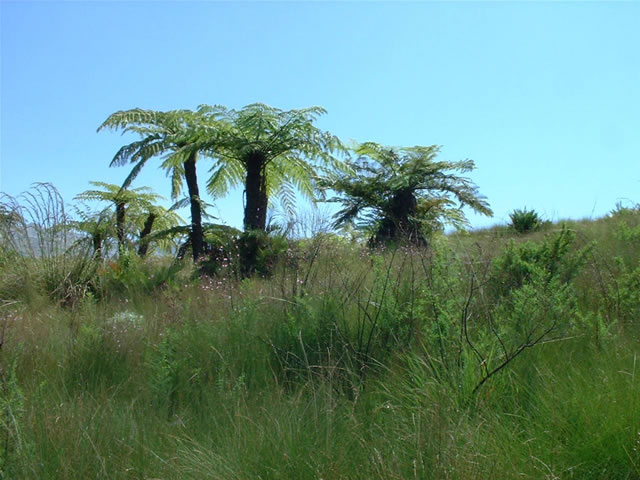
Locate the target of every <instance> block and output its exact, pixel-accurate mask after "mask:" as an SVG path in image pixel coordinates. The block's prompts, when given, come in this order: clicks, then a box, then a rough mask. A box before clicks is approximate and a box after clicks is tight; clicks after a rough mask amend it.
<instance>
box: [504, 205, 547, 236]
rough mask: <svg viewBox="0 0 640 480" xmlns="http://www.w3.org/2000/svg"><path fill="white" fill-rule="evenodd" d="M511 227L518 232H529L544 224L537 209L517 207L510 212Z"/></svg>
mask: <svg viewBox="0 0 640 480" xmlns="http://www.w3.org/2000/svg"><path fill="white" fill-rule="evenodd" d="M509 218H511V225H510V226H511V228H513V229H514V230H515V231H516V232H518V233H521V234H522V233H529V232H534V231H536V230H539V229H540V227H542V225H543V221H542V218H541V217H540V215H538V213H537V212H536V211H535V210H527V209H526V207H525V208H524V209H522V210H519V209H516V210H514V211H513V212H511V213H510V214H509Z"/></svg>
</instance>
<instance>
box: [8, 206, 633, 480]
mask: <svg viewBox="0 0 640 480" xmlns="http://www.w3.org/2000/svg"><path fill="white" fill-rule="evenodd" d="M622 221H624V222H625V223H624V225H626V226H624V225H623V224H622V223H621V222H622ZM637 225H638V219H637V216H633V215H631V214H628V212H626V213H625V216H624V218H619V215H618V216H614V217H612V218H607V219H601V220H598V221H583V222H572V223H569V222H567V227H568V229H569V230H570V231H573V232H574V234H575V239H574V240H572V243H570V244H568V246H567V248H566V252H565V253H562V252H563V250H562V248H559V250H558V251H556V250H553V248H554V247H553V246H554V245H559V244H557V243H554V241H556V240H554V239H558V238H559V237H558V235H559V233H558V232H559V231H560V230H561V228H560V226H559V225H553V226H546V227H545V228H543V229H542V231H540V232H534V233H532V234H529V235H528V236H527V237H526V238H521V237H520V236H515V235H514V234H509V233H508V232H507V231H500V232H498V231H480V232H474V233H471V234H467V235H466V236H460V235H454V236H450V237H444V238H442V239H440V240H438V241H435V242H434V243H433V245H432V247H433V249H432V250H430V251H424V250H422V251H417V250H398V251H388V252H384V253H374V254H369V253H366V252H364V251H361V250H359V249H358V247H357V246H350V245H348V244H344V243H340V242H338V241H337V240H335V239H333V240H332V239H327V238H325V239H318V240H317V243H316V244H314V243H313V242H307V243H306V244H300V245H299V246H298V247H297V249H296V250H295V252H293V253H292V257H291V258H289V259H288V261H287V262H282V263H280V264H278V265H277V266H276V269H275V270H274V273H273V275H272V276H271V277H270V278H266V279H263V278H253V279H246V280H242V281H240V280H237V279H236V278H234V277H233V276H228V277H224V276H223V277H215V278H211V279H201V280H195V279H194V278H193V277H192V276H191V275H190V271H189V268H190V267H189V266H188V265H185V266H183V269H182V270H179V269H178V268H176V269H175V271H173V270H171V271H170V270H168V268H169V267H167V265H164V264H158V263H157V261H155V260H152V261H151V262H150V263H149V264H141V265H133V266H130V267H127V268H129V269H130V270H129V271H128V272H124V273H123V272H122V271H121V270H120V271H117V272H116V273H114V272H113V269H111V270H110V269H102V270H100V269H98V272H99V273H98V274H97V275H100V277H97V278H96V279H95V282H94V283H93V285H97V286H98V287H94V288H96V290H95V293H94V294H93V295H91V296H87V297H84V299H79V300H77V301H75V302H74V303H73V305H69V304H67V303H65V302H64V301H60V299H59V298H56V297H55V296H52V297H51V298H49V297H47V290H46V289H45V287H39V286H38V285H39V284H37V283H36V284H35V285H33V286H28V287H29V288H28V289H27V288H25V289H22V290H19V291H14V293H15V295H14V298H13V299H10V298H6V300H5V301H3V303H2V306H1V307H0V324H1V327H2V328H1V329H0V331H1V332H2V347H1V348H0V362H1V363H0V365H1V367H2V372H1V373H2V375H1V378H0V383H1V387H2V388H1V389H0V392H1V395H0V407H1V413H0V418H1V420H2V422H1V427H2V429H1V430H0V453H1V460H2V463H1V464H0V471H1V472H2V473H1V475H0V478H21V479H22V478H24V479H78V478H105V479H107V478H108V479H247V478H261V479H320V478H322V479H325V480H328V479H414V478H416V479H432V478H438V479H486V478H496V479H513V478H530V479H541V478H549V479H557V478H561V479H564V478H567V479H570V478H575V479H635V478H640V358H639V355H638V353H639V348H638V345H639V343H638V341H639V340H640V331H639V330H638V317H637V315H638V303H636V299H635V297H634V295H633V294H634V290H633V286H634V285H635V284H634V281H635V277H634V276H633V272H635V271H636V269H637V268H638V261H639V260H640V258H639V257H640V253H638V252H640V248H637V249H636V248H635V247H634V245H637V242H638V239H640V234H637V232H636V231H635V229H636V228H637ZM545 236H546V237H545ZM512 237H513V239H512ZM545 238H546V239H545ZM511 239H512V240H513V243H511V244H509V243H508V242H509V241H510V240H511ZM527 242H529V243H527ZM545 242H546V243H545ZM317 246H319V247H320V248H319V249H317V250H316V247H317ZM587 246H588V247H589V250H585V252H588V254H586V253H585V254H584V255H583V256H582V257H580V253H579V251H580V249H582V248H584V247H587ZM563 248H564V247H563ZM314 252H315V253H314ZM554 252H555V253H554ZM558 252H559V253H558ZM616 257H617V258H618V260H615V261H614V260H612V259H613V258H616ZM572 262H573V263H572ZM576 262H577V263H576ZM578 264H579V265H578ZM576 265H578V266H576ZM574 267H575V268H576V270H575V272H574V273H571V274H569V273H568V272H569V271H571V272H573V270H571V269H572V268H574ZM11 268H12V266H11V264H10V263H5V264H3V265H2V270H3V278H5V279H6V278H11V279H12V280H11V281H14V280H15V275H14V274H15V271H12V270H11ZM16 268H18V267H16ZM35 273H37V272H35ZM153 275H159V276H161V278H162V281H160V282H154V281H153V279H150V278H149V277H151V276H153ZM563 282H564V283H563ZM107 286H109V288H107ZM39 288H41V289H42V290H38V289H39ZM101 289H102V290H101ZM27 290H28V292H29V293H28V294H27V293H24V292H26V291H27ZM5 292H9V293H11V291H10V290H5ZM9 293H5V295H8V294H9ZM12 302H14V303H12ZM533 320H535V321H533ZM551 321H555V328H554V329H552V330H551V331H550V332H549V334H548V335H546V336H544V338H543V339H542V340H541V341H540V342H539V343H538V344H537V345H535V346H531V347H530V348H529V347H527V348H524V350H523V351H522V352H521V353H520V354H518V355H517V356H515V358H513V359H512V360H511V361H509V362H507V364H506V366H505V367H504V368H501V369H499V370H497V371H496V372H495V373H491V375H489V376H488V378H487V379H486V380H485V381H484V383H482V385H481V386H480V387H478V388H476V387H477V386H478V384H479V383H480V382H482V381H483V378H485V377H487V373H489V372H491V371H492V370H493V369H495V368H497V367H499V366H500V364H501V362H502V361H503V360H504V355H503V352H504V351H505V350H506V351H508V352H511V353H513V352H516V351H517V347H518V346H519V345H522V344H523V342H524V343H526V341H527V339H528V338H529V339H530V337H531V335H532V334H533V333H535V332H538V331H539V328H541V326H542V325H547V322H551ZM463 327H466V331H464V330H463ZM471 345H472V346H473V348H472V347H471ZM478 356H480V358H481V359H482V361H480V358H479V357H478Z"/></svg>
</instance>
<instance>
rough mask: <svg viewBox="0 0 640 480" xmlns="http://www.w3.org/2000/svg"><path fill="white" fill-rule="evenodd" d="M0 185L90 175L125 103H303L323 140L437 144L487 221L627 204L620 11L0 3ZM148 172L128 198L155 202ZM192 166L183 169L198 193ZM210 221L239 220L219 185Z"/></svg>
mask: <svg viewBox="0 0 640 480" xmlns="http://www.w3.org/2000/svg"><path fill="white" fill-rule="evenodd" d="M0 9H1V10H0V15H1V42H2V44H1V52H0V53H1V60H2V65H1V68H2V70H1V91H0V95H1V97H0V102H1V131H0V142H1V143H0V161H1V166H0V190H2V191H3V192H6V193H9V194H12V195H16V194H18V193H20V192H21V191H24V190H25V189H27V188H28V187H29V185H30V184H31V183H32V182H36V181H47V182H52V183H53V184H54V185H56V186H57V187H58V188H59V190H60V191H61V193H62V194H63V196H64V198H65V199H66V200H68V201H71V199H72V198H73V196H74V195H76V194H77V193H79V192H81V191H83V190H85V189H87V188H89V183H88V182H89V181H90V180H100V181H106V182H111V183H121V182H122V181H123V180H124V178H125V177H126V175H127V173H128V169H127V167H121V168H109V167H108V164H109V162H110V160H111V158H112V157H113V155H114V154H115V152H116V151H117V149H118V148H119V147H120V146H121V145H123V144H124V143H128V141H131V140H132V138H130V137H122V136H120V135H119V134H118V133H110V132H100V133H96V128H97V127H98V126H99V125H100V123H102V121H103V120H104V119H105V118H106V117H107V116H108V115H109V114H110V113H112V112H114V111H116V110H122V109H129V108H134V107H141V108H148V109H158V110H165V109H174V108H191V109H195V108H197V106H198V105H199V104H202V103H209V104H222V105H226V106H228V107H232V108H240V107H242V106H244V105H247V104H249V103H253V102H256V101H260V102H264V103H268V104H270V105H272V106H275V107H278V108H282V109H290V108H302V107H307V106H311V105H321V106H323V107H325V108H326V109H327V110H328V114H327V115H325V116H324V117H322V118H321V119H320V121H319V122H318V125H319V126H320V127H322V128H324V129H327V130H330V131H331V132H332V133H334V134H336V135H338V136H339V137H340V138H342V139H343V140H350V139H353V140H356V141H376V142H379V143H382V144H386V145H395V146H412V145H431V144H438V145H442V146H443V148H442V153H441V158H442V159H446V160H462V159H465V158H471V159H473V160H474V161H475V162H476V170H475V171H474V172H473V173H472V174H471V178H472V179H473V180H474V181H475V183H476V184H477V185H478V186H479V188H480V192H481V193H483V194H484V195H486V196H487V197H488V199H489V201H490V203H491V206H492V208H493V210H494V212H495V216H494V217H493V218H492V219H487V218H483V217H477V216H474V215H470V219H471V221H472V224H473V226H474V227H481V226H487V225H491V224H494V223H506V222H507V221H508V214H509V212H510V211H512V210H513V209H514V208H522V207H525V206H526V207H529V208H535V209H536V210H537V211H538V212H540V213H542V214H543V215H544V216H545V217H546V218H548V219H552V220H558V219H564V218H576V219H579V218H585V217H598V216H602V215H604V214H606V213H607V212H609V211H610V210H611V209H613V208H614V207H615V204H616V202H617V201H634V202H640V28H638V25H639V24H640V3H638V2H635V3H610V2H603V3H521V2H511V3H505V2H495V3H483V2H470V3H465V2H446V3H432V2H425V3H414V2H411V3H398V2H393V3H392V2H389V3H368V2H359V3H355V2H354V3H346V2H344V3H342V2H341V3H330V2H318V3H308V2H304V3H302V2H300V3H296V2H289V3H267V2H259V3H249V2H234V3H222V2H198V3H185V2H180V3H174V2H61V3H55V2H43V3H40V2H15V3H14V2H5V1H2V2H1V3H0ZM158 165H159V162H150V163H149V165H148V167H147V170H146V171H145V172H144V173H143V174H142V175H140V176H139V177H138V180H137V183H136V186H142V185H148V186H151V187H153V189H154V190H155V191H156V192H158V193H160V194H163V195H165V196H168V195H169V191H170V190H169V181H168V179H167V178H166V177H165V176H164V173H163V172H162V171H160V170H159V169H158V168H157V166H158ZM210 165H211V164H210V163H209V162H207V160H204V161H202V162H201V163H199V175H200V183H201V185H203V184H204V180H205V179H206V170H207V169H208V167H209V166H210ZM215 204H216V206H217V209H215V210H214V211H212V213H213V214H215V215H218V216H219V217H220V218H221V220H223V221H224V222H226V223H227V224H230V225H234V226H240V225H241V223H242V199H241V194H240V193H239V192H235V193H234V194H232V195H230V196H229V197H227V198H225V199H219V200H216V201H215Z"/></svg>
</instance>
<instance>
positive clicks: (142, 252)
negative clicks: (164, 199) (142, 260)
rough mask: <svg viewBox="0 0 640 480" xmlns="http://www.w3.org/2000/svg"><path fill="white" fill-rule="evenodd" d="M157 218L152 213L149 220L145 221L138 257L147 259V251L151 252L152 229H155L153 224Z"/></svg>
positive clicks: (141, 232)
mask: <svg viewBox="0 0 640 480" xmlns="http://www.w3.org/2000/svg"><path fill="white" fill-rule="evenodd" d="M155 219H156V216H155V214H153V213H150V214H149V216H148V217H147V219H146V220H145V221H144V227H143V228H142V230H141V231H140V244H139V245H138V256H140V257H145V256H146V255H147V251H148V250H149V238H148V237H149V235H150V234H151V229H152V228H153V222H154V221H155Z"/></svg>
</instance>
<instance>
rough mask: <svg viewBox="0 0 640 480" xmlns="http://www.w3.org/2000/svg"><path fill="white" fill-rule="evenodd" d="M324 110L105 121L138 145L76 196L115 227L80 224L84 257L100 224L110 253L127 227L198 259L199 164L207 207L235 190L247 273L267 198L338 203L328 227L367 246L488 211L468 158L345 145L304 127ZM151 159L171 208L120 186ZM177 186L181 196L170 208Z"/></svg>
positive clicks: (417, 238)
mask: <svg viewBox="0 0 640 480" xmlns="http://www.w3.org/2000/svg"><path fill="white" fill-rule="evenodd" d="M324 113H326V112H325V110H324V109H323V108H321V107H310V108H304V109H296V110H289V111H283V110H280V109H277V108H273V107H270V106H268V105H265V104H261V103H255V104H251V105H248V106H246V107H244V108H242V109H239V110H234V109H229V108H226V107H224V106H218V105H216V106H210V105H202V106H200V107H199V108H198V109H197V110H195V111H192V110H172V111H167V112H160V111H151V110H142V109H132V110H126V111H118V112H115V113H113V114H112V115H110V116H109V117H108V118H107V119H106V120H105V121H104V123H103V124H102V125H101V126H100V127H99V128H98V131H100V130H104V129H112V130H118V131H121V132H122V133H134V134H136V135H137V136H138V137H139V139H137V140H136V141H134V142H132V143H130V144H127V145H124V146H123V147H122V148H120V149H119V150H118V152H117V153H116V154H115V156H114V157H113V160H112V161H111V166H123V165H127V164H129V165H132V169H131V171H130V173H129V174H128V176H127V177H126V179H125V180H124V182H123V183H122V185H121V186H120V187H116V186H113V185H107V184H99V183H96V184H95V185H96V186H98V187H102V188H103V189H102V190H91V191H87V192H84V193H83V194H81V195H80V196H79V197H78V198H79V199H83V200H87V199H99V200H107V201H109V202H111V203H112V205H113V207H114V209H115V222H113V221H112V222H111V223H109V222H102V221H101V218H100V215H98V218H95V215H94V217H93V218H87V223H86V225H85V230H87V231H90V230H91V229H93V231H91V234H92V235H93V239H94V240H93V241H94V247H95V251H96V254H97V255H100V254H101V249H102V246H101V245H102V242H103V240H104V239H105V237H106V235H108V234H109V232H108V231H106V230H101V228H102V226H103V225H109V224H111V225H115V227H114V229H115V232H114V233H115V238H116V239H117V244H118V246H119V248H120V249H121V248H126V247H127V240H126V239H127V238H131V236H127V234H126V231H125V230H126V228H127V227H126V225H133V226H135V229H136V232H137V233H136V236H137V243H138V245H137V250H138V252H139V253H140V254H141V255H144V254H145V253H146V252H147V247H148V245H149V242H150V241H151V240H152V239H158V240H159V239H162V238H163V235H164V237H166V235H168V234H175V233H180V232H183V233H184V232H186V233H187V234H188V241H187V242H186V243H185V245H183V248H182V251H181V253H182V254H184V253H185V252H186V250H187V249H189V250H190V251H191V253H192V256H193V260H194V261H200V260H202V258H203V257H205V256H207V255H208V254H209V253H210V252H211V245H210V242H208V241H207V238H208V237H207V233H208V232H209V233H211V234H214V233H215V232H220V231H225V227H224V226H221V225H216V224H212V223H206V222H204V220H206V219H207V218H206V215H205V206H206V205H205V204H204V202H203V200H202V199H201V193H200V192H201V189H200V184H199V182H198V170H200V171H201V170H202V167H201V166H202V162H203V160H206V161H207V164H206V167H205V168H206V171H207V172H208V174H209V176H208V178H206V182H205V188H206V191H207V192H208V193H209V194H210V195H211V196H212V198H214V200H215V199H217V198H220V197H222V196H224V195H226V194H227V193H228V192H229V191H230V190H231V189H233V188H236V187H240V186H241V187H243V189H244V192H243V202H244V222H243V226H244V232H237V236H238V239H239V240H240V243H241V244H243V245H244V247H245V248H243V249H241V252H242V255H241V256H242V259H241V260H242V264H243V271H244V272H245V273H247V274H250V273H251V272H252V271H253V269H254V266H255V261H256V255H257V251H258V250H259V248H260V241H261V240H260V239H264V238H266V233H267V209H268V206H269V202H270V201H272V200H273V199H274V198H277V199H279V200H280V201H281V202H282V203H283V204H284V205H285V206H287V207H288V208H293V204H294V202H295V198H296V192H299V193H300V194H302V195H303V196H304V197H306V198H308V199H310V200H313V201H318V200H319V201H327V202H339V203H340V204H341V207H342V208H341V209H340V210H339V211H338V213H337V214H336V217H335V226H336V227H343V226H347V225H352V226H356V227H358V228H362V229H365V230H366V231H368V232H369V237H370V240H369V242H370V244H371V245H379V244H386V243H389V242H409V243H412V244H416V245H424V244H426V243H427V241H428V237H429V235H430V234H431V233H432V232H434V231H436V230H441V229H442V228H443V227H444V225H445V224H451V225H454V226H456V227H464V226H465V225H466V224H467V220H466V218H465V215H464V213H463V211H462V209H463V207H470V208H471V209H473V210H474V211H476V212H479V213H482V214H485V215H491V210H490V208H489V205H488V203H487V201H486V199H485V198H484V197H483V196H481V195H480V194H479V193H478V190H477V187H476V186H475V185H474V184H473V183H472V182H471V181H470V180H469V179H468V178H466V177H464V176H462V174H464V173H466V172H469V171H471V170H472V169H473V168H474V164H473V162H472V161H471V160H464V161H459V162H448V161H440V160H437V159H436V156H437V154H438V151H439V147H437V146H435V145H431V146H415V147H410V148H392V147H385V146H382V145H379V144H377V143H373V142H367V143H363V144H360V145H355V146H352V147H350V148H348V147H346V146H345V145H344V143H343V142H341V141H340V139H338V138H337V137H336V136H334V135H332V134H331V133H330V132H327V131H324V130H321V129H320V128H318V127H316V126H315V125H314V122H315V121H316V120H317V118H318V117H319V116H320V115H322V114H324ZM152 159H157V160H158V161H159V166H160V167H161V168H162V169H164V170H165V171H166V172H167V174H168V176H169V178H171V195H172V198H173V199H174V200H176V201H177V203H176V204H175V205H174V206H173V207H172V208H171V209H169V210H165V209H162V208H159V207H157V206H154V200H156V199H157V196H155V195H154V194H153V193H152V192H151V191H149V190H147V189H144V188H136V189H132V188H131V186H132V184H133V182H134V180H135V179H136V177H137V176H138V174H139V173H140V171H141V170H142V168H143V167H144V166H145V165H146V164H147V162H148V161H149V160H152ZM197 167H200V169H197ZM185 183H186V187H187V196H186V197H185V198H183V199H182V200H181V201H179V200H178V199H180V198H181V194H182V191H183V186H184V184H185ZM187 204H188V205H189V208H190V215H191V221H190V225H189V226H188V227H181V226H180V225H179V223H178V221H179V217H177V215H176V214H175V209H176V208H178V207H181V206H187ZM111 212H112V213H111V215H112V216H113V214H114V211H113V210H111ZM128 217H130V218H129V219H128V220H127V218H128ZM203 219H204V220H203ZM92 222H93V223H92ZM112 230H113V228H112ZM226 231H227V232H228V231H229V227H226ZM152 232H156V233H154V234H152ZM112 233H113V232H112Z"/></svg>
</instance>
